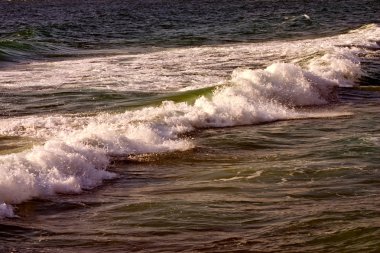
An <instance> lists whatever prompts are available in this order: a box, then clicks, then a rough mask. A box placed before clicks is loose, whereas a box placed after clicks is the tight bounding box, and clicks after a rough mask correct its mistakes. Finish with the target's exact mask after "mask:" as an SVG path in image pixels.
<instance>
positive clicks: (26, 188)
mask: <svg viewBox="0 0 380 253" xmlns="http://www.w3.org/2000/svg"><path fill="white" fill-rule="evenodd" d="M379 30H380V29H379V28H378V27H376V26H367V27H365V28H362V29H359V30H356V31H353V32H352V33H349V34H345V35H341V36H335V37H329V38H320V39H315V40H304V41H295V42H271V43H263V44H244V45H234V46H230V47H201V48H191V49H178V50H177V49H176V50H169V51H164V52H158V53H151V54H143V55H138V56H136V58H134V59H129V57H127V58H128V60H125V59H124V58H123V56H112V57H102V58H96V59H81V60H76V61H72V60H70V61H61V62H52V63H32V64H30V65H27V66H22V67H19V68H18V69H16V70H9V71H6V72H3V73H2V76H1V82H0V83H2V85H3V86H5V87H3V88H7V89H18V90H20V91H22V90H28V89H31V88H33V87H36V86H44V87H46V88H53V89H56V88H59V87H66V88H67V87H74V86H78V85H80V88H85V87H87V86H89V87H93V85H94V84H95V85H96V87H98V88H105V87H107V86H108V87H110V88H111V89H115V90H121V89H122V90H144V89H147V87H149V88H148V89H149V90H151V89H160V90H165V89H166V90H177V89H181V88H186V89H189V88H194V87H199V86H205V85H210V84H212V83H217V82H222V81H223V83H224V85H221V86H220V87H219V88H218V89H217V90H216V91H214V92H213V93H212V94H208V95H205V96H201V97H199V98H198V99H197V100H196V101H195V102H194V104H189V103H185V102H183V103H174V102H172V101H166V102H164V103H163V104H162V105H161V106H158V107H146V108H143V109H141V110H136V111H126V112H125V113H121V114H106V113H101V114H99V115H97V116H94V117H77V116H75V115H70V116H65V115H51V116H30V117H21V118H8V119H2V120H0V134H1V135H9V136H25V137H34V138H35V137H37V138H40V139H42V140H41V141H40V142H41V144H40V145H36V146H35V147H34V148H32V149H31V150H27V151H24V152H22V153H18V154H10V155H3V156H1V157H0V164H1V167H0V217H1V216H3V217H4V216H5V217H11V216H13V215H14V212H13V210H12V208H11V206H10V204H17V203H21V202H23V201H26V200H28V199H31V198H33V197H39V198H43V197H44V196H48V195H53V194H56V193H79V192H81V190H83V189H90V188H92V187H95V186H97V185H99V184H101V183H102V181H103V180H105V179H111V178H113V177H115V176H116V175H115V174H114V173H112V172H108V171H106V169H107V167H108V165H109V163H110V157H111V156H128V155H131V154H143V153H159V152H170V151H175V150H177V151H181V150H187V149H191V148H193V147H194V146H195V144H194V142H193V141H192V140H189V139H184V138H179V135H180V134H183V133H187V132H190V131H193V130H195V129H199V128H205V127H225V126H236V125H244V124H257V123H263V122H271V121H276V120H285V119H296V118H307V117H316V116H319V117H321V116H332V115H336V114H337V113H336V112H334V113H330V114H329V113H327V114H323V113H319V114H313V113H304V112H301V111H299V110H298V109H297V106H303V105H321V104H327V103H329V102H330V101H332V100H334V98H335V96H334V95H335V94H334V88H335V87H336V86H337V85H342V86H347V85H353V84H354V80H355V78H357V77H358V76H359V75H360V74H361V69H360V62H359V58H358V57H357V55H358V54H363V52H365V49H362V48H359V47H335V45H342V44H349V45H360V46H363V45H364V46H376V45H375V44H374V43H373V42H371V40H374V38H376V37H375V36H377V38H378V37H379V36H378V35H379V33H380V31H379ZM311 55H312V56H313V57H311ZM281 56H284V57H281ZM310 57H311V58H310ZM274 59H277V60H278V59H282V60H283V61H285V62H287V63H272V64H268V63H269V61H271V62H272V61H273V60H274ZM126 62H128V64H126ZM123 63H124V64H123ZM239 63H240V64H239ZM255 64H257V65H260V66H262V65H269V66H268V67H266V68H257V69H247V68H244V67H245V66H246V65H255ZM131 66H134V67H133V68H132V69H135V71H134V72H133V71H131V70H132V69H131ZM233 66H240V67H239V68H235V69H234V67H233ZM97 69H98V70H99V69H100V70H101V71H100V72H99V73H100V74H99V75H96V74H94V73H97V72H96V71H98V70H97ZM229 69H231V71H232V69H234V70H233V71H232V73H231V72H228V70H229ZM92 70H93V71H95V72H91V71H92ZM103 70H104V71H103ZM28 74H30V75H31V78H30V79H28V80H27V78H26V76H28ZM228 74H231V78H229V79H228V78H226V75H228ZM111 77H112V78H111ZM14 78H17V79H14ZM102 78H103V79H102ZM114 78H116V79H117V80H118V82H116V83H115V82H114V81H112V80H114ZM7 80H8V81H7ZM11 80H12V81H11ZM15 80H17V82H15ZM191 81H194V82H195V83H194V84H191ZM189 82H190V83H189ZM164 84H165V85H164ZM338 114H339V113H338Z"/></svg>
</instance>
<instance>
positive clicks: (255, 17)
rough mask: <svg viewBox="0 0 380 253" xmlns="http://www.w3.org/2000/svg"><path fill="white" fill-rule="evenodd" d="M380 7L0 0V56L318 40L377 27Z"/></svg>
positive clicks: (372, 3) (369, 1)
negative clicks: (354, 29) (351, 30)
mask: <svg viewBox="0 0 380 253" xmlns="http://www.w3.org/2000/svg"><path fill="white" fill-rule="evenodd" d="M379 9H380V7H379V3H378V1H376V0H366V1H286V2H285V1H277V0H263V1H252V0H246V1H233V2H232V3H231V1H213V0H210V1H204V0H192V1H155V0H152V1H150V0H149V1H148V0H144V1H122V0H120V1H115V0H112V1H107V2H106V3H104V1H96V0H89V1H70V0H68V1H66V0H63V1H1V2H0V10H1V14H2V15H1V17H0V30H1V34H0V50H1V51H0V52H1V58H2V59H3V60H4V59H5V60H15V59H14V58H15V57H16V58H18V57H32V56H34V57H37V56H40V55H41V54H43V55H45V56H54V57H59V56H61V55H71V54H73V50H74V49H114V48H125V47H137V48H141V47H152V46H155V47H178V46H192V45H205V44H220V43H237V42H254V41H268V40H278V39H285V38H287V39H289V38H297V39H299V38H301V37H305V36H311V37H317V36H321V35H331V34H335V33H339V32H343V31H347V30H348V29H351V28H353V27H359V26H361V25H365V24H369V23H377V22H379V15H378V14H379V11H380V10H379ZM304 14H306V15H308V16H309V17H311V19H309V18H307V17H305V16H303V15H304ZM74 52H75V51H74ZM74 54H75V53H74Z"/></svg>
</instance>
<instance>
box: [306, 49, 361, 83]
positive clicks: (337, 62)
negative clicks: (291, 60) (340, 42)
mask: <svg viewBox="0 0 380 253" xmlns="http://www.w3.org/2000/svg"><path fill="white" fill-rule="evenodd" d="M307 67H308V69H309V70H310V72H312V73H314V74H315V75H317V76H319V77H322V78H324V79H326V80H329V81H331V82H334V83H335V84H337V85H339V86H342V87H344V86H348V87H351V86H354V85H355V80H357V79H358V78H359V77H360V76H361V75H362V74H363V72H362V69H361V67H360V59H359V57H358V56H356V55H355V54H354V52H352V50H349V49H343V48H336V49H335V50H334V51H332V52H329V53H326V54H324V55H323V56H322V57H320V58H314V59H313V60H312V61H310V63H309V64H308V66H307Z"/></svg>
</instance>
